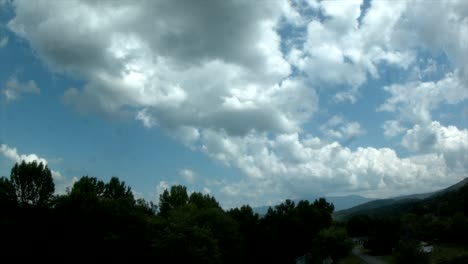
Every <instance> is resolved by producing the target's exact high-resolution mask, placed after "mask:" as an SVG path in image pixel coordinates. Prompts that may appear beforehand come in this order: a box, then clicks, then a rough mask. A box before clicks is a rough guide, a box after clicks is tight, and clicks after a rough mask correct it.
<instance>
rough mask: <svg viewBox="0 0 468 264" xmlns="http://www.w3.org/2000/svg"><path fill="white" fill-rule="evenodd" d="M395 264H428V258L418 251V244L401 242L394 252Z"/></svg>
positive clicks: (407, 241)
mask: <svg viewBox="0 0 468 264" xmlns="http://www.w3.org/2000/svg"><path fill="white" fill-rule="evenodd" d="M394 258H395V262H396V264H400V263H401V264H403V263H414V264H426V263H429V257H428V256H427V255H426V254H425V253H423V252H421V251H420V245H419V242H417V241H414V240H406V241H401V242H400V244H399V245H398V248H397V250H396V251H395V256H394Z"/></svg>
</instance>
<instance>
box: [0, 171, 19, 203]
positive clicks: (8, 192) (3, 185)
mask: <svg viewBox="0 0 468 264" xmlns="http://www.w3.org/2000/svg"><path fill="white" fill-rule="evenodd" d="M16 200H17V198H16V193H15V187H14V186H13V184H11V181H10V180H9V179H8V178H6V177H0V208H1V209H8V208H12V207H14V206H15V205H16V202H17V201H16Z"/></svg>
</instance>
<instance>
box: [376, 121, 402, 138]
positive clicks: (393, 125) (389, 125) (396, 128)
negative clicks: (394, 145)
mask: <svg viewBox="0 0 468 264" xmlns="http://www.w3.org/2000/svg"><path fill="white" fill-rule="evenodd" d="M382 128H383V129H384V136H385V137H387V138H392V137H395V136H398V135H400V134H402V133H403V132H405V131H406V128H405V127H403V126H402V125H401V124H400V122H399V121H398V120H387V121H385V123H384V124H383V126H382Z"/></svg>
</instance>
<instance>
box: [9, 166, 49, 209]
mask: <svg viewBox="0 0 468 264" xmlns="http://www.w3.org/2000/svg"><path fill="white" fill-rule="evenodd" d="M10 181H11V183H12V184H13V187H14V188H15V193H16V196H17V199H18V203H19V205H20V206H22V207H24V206H39V207H44V206H47V205H48V204H49V202H50V200H51V198H52V194H53V193H54V189H55V186H54V181H53V179H52V173H51V172H50V170H49V168H48V167H47V165H44V164H42V162H41V163H39V164H38V163H37V162H36V161H33V162H31V163H26V162H25V161H23V162H21V164H19V165H18V163H16V164H15V166H14V167H13V168H12V169H11V175H10Z"/></svg>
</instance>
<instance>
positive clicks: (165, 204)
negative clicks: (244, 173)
mask: <svg viewBox="0 0 468 264" xmlns="http://www.w3.org/2000/svg"><path fill="white" fill-rule="evenodd" d="M467 194H468V184H467V185H465V186H462V187H461V188H459V189H457V190H455V191H452V192H447V193H444V194H440V195H437V196H433V197H430V198H428V199H424V200H422V201H419V202H415V203H412V204H411V208H409V209H408V208H407V206H403V208H404V210H401V211H400V213H395V212H393V211H392V212H393V215H391V216H388V215H385V214H384V215H381V216H372V215H366V214H356V215H353V216H351V217H350V218H349V219H346V220H343V221H334V220H333V218H332V214H333V211H334V206H333V204H330V203H328V202H327V201H326V200H325V199H323V198H321V199H317V200H315V201H314V202H309V201H304V200H303V201H299V202H297V203H295V202H293V201H291V200H286V201H284V202H283V203H281V204H279V205H277V206H274V207H270V208H269V210H268V212H267V213H266V215H264V216H262V217H259V215H258V214H255V213H254V212H253V210H252V208H251V207H250V206H249V205H244V206H241V207H240V208H234V209H230V210H223V209H222V208H221V207H220V205H219V203H218V202H217V201H216V199H215V198H214V197H212V196H210V195H208V194H202V193H199V192H192V193H189V192H188V191H187V189H186V188H185V187H184V186H180V185H177V186H172V187H171V188H170V189H168V190H165V191H164V192H163V193H162V194H161V195H160V197H159V202H158V204H153V203H152V202H148V201H145V200H143V199H135V198H134V196H133V193H132V191H131V188H130V187H129V186H127V185H126V184H125V182H122V181H120V180H119V179H118V178H115V177H113V178H111V179H110V181H109V182H107V183H106V182H103V181H100V180H98V179H97V178H93V177H88V176H84V177H81V178H80V179H79V180H78V181H77V182H75V183H74V184H73V186H72V187H71V188H70V189H69V190H68V191H67V193H66V194H63V195H55V194H54V183H53V180H52V176H51V172H50V170H49V169H48V168H47V166H44V165H43V164H41V163H39V164H38V163H36V162H32V163H25V162H22V163H21V164H15V165H14V167H13V168H12V169H11V175H10V177H9V178H7V177H1V178H0V209H1V214H0V228H1V237H0V248H1V250H2V256H3V257H14V258H15V259H22V258H30V257H31V256H35V258H36V259H40V258H44V259H50V258H56V257H57V256H62V255H65V256H68V257H77V258H88V257H91V256H102V257H107V258H119V257H148V258H150V259H152V260H154V261H157V262H159V263H168V262H176V263H294V262H295V260H296V259H297V258H299V257H302V256H305V258H304V257H302V260H304V261H306V262H304V263H322V261H323V260H324V259H333V261H335V263H336V261H337V260H339V259H341V258H343V257H346V256H348V255H349V254H350V251H351V249H352V248H353V243H352V242H351V239H350V238H349V237H354V238H356V237H361V238H362V237H365V238H366V239H365V243H364V247H365V248H367V249H368V250H369V251H370V252H372V253H374V254H394V255H395V259H396V263H410V262H407V261H408V260H412V262H411V263H428V259H427V258H425V256H424V255H423V254H421V253H420V252H419V251H418V248H417V243H416V242H417V241H446V242H450V243H457V244H462V245H464V244H467V239H466V238H467V237H468V219H467V217H466V216H467V215H468V214H467V213H468V211H467ZM348 235H349V237H348ZM466 257H467V256H464V257H463V256H462V258H460V260H459V261H461V262H453V263H463V261H465V260H466V259H467V258H466Z"/></svg>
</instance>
